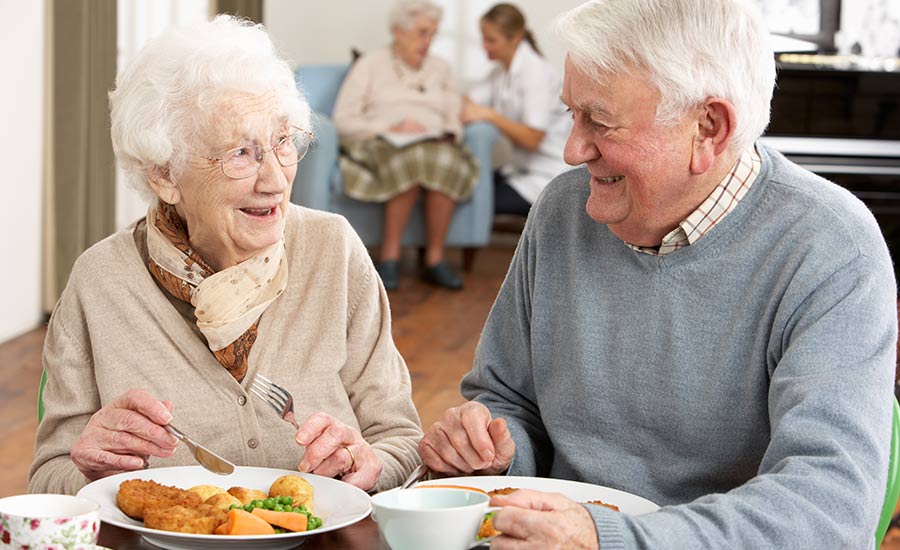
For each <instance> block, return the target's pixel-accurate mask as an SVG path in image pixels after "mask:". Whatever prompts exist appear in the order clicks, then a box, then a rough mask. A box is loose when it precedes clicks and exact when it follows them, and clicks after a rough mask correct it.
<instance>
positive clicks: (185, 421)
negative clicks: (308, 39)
mask: <svg viewBox="0 0 900 550" xmlns="http://www.w3.org/2000/svg"><path fill="white" fill-rule="evenodd" d="M110 103H111V107H112V137H113V144H114V148H115V152H116V158H117V159H118V162H119V163H120V165H121V166H122V167H123V168H124V169H125V170H126V172H128V173H129V175H130V177H131V180H132V182H133V183H136V184H137V185H138V186H139V187H140V188H142V189H144V190H145V191H146V192H147V193H148V194H149V195H150V196H151V197H152V198H153V203H152V204H151V205H150V207H149V210H148V212H147V217H146V218H144V219H141V220H139V221H137V222H136V223H135V224H133V225H132V226H130V227H128V228H127V229H125V230H123V231H120V232H119V233H116V234H115V235H112V236H111V237H109V238H107V239H106V240H104V241H102V242H100V243H98V244H97V245H95V246H94V247H92V248H91V249H90V250H88V251H87V252H85V253H84V254H83V255H82V256H81V257H80V258H79V259H78V261H77V262H76V264H75V267H74V268H73V271H72V274H71V276H70V279H69V283H68V285H67V287H66V289H65V290H64V292H63V294H62V297H61V298H60V301H59V303H58V305H57V307H56V309H55V311H54V312H53V316H52V318H51V320H50V326H49V329H48V332H47V338H46V344H45V348H44V368H45V369H46V373H47V385H46V388H45V392H44V395H43V397H44V403H45V407H46V414H45V416H44V418H43V421H42V422H41V424H40V427H39V429H38V432H37V441H36V451H35V458H34V463H33V464H32V466H31V470H30V473H29V478H30V485H29V490H30V491H33V492H56V493H74V492H76V491H77V490H78V489H79V488H80V487H81V486H83V485H84V484H85V483H87V482H89V481H92V480H96V479H99V478H102V477H105V476H108V475H111V474H114V473H117V472H123V471H130V470H136V469H140V468H144V467H148V466H149V467H151V468H152V467H159V466H176V465H185V464H193V459H192V457H191V455H190V454H189V453H188V451H187V449H186V448H185V447H184V446H178V445H177V444H176V441H175V439H174V438H173V437H172V436H171V435H169V434H168V433H167V431H166V430H165V429H164V426H166V425H167V424H168V423H169V422H172V423H174V424H175V425H176V426H178V427H179V428H180V429H182V430H184V431H185V432H187V433H189V434H191V435H193V436H194V437H195V438H196V439H198V440H199V441H201V442H202V443H205V444H207V445H208V446H209V447H211V448H212V449H213V450H215V451H217V452H218V453H220V454H222V455H223V456H224V457H225V458H227V459H229V460H231V461H232V462H234V463H236V464H239V465H254V466H267V467H274V468H283V469H294V468H299V470H300V471H303V472H312V473H315V474H321V475H324V476H330V477H333V476H339V477H340V478H341V479H343V480H344V481H346V482H348V483H351V484H353V485H356V486H358V487H360V488H362V489H365V490H372V489H376V490H378V489H384V488H388V487H392V486H395V485H397V484H399V482H400V481H401V480H402V479H403V478H404V477H405V476H406V475H407V474H408V473H409V472H410V471H411V470H412V469H413V468H414V467H415V466H416V464H417V458H416V452H415V449H416V443H417V441H418V439H419V437H420V436H421V428H420V425H419V420H418V416H417V414H416V411H415V408H414V406H413V403H412V400H411V396H410V380H409V373H408V371H407V370H406V366H405V364H404V362H403V359H402V358H401V356H400V354H399V353H398V352H397V349H396V348H395V347H394V343H393V340H392V339H391V319H390V315H389V309H388V301H387V295H386V294H385V292H384V289H383V288H382V286H381V285H380V283H379V279H378V275H377V273H376V272H375V269H374V266H373V265H372V262H371V260H370V259H369V257H368V254H367V252H366V249H365V247H364V246H363V244H362V243H361V242H360V240H359V239H358V237H357V236H356V234H355V233H354V232H353V230H352V228H351V227H350V226H349V224H347V222H346V221H345V220H344V219H343V218H341V217H338V216H335V215H333V214H328V213H323V212H317V211H312V210H307V209H304V208H300V207H298V206H295V205H293V204H290V203H289V201H288V199H289V197H290V196H291V184H292V182H293V179H294V174H295V172H296V169H297V168H296V165H297V163H298V162H300V160H301V159H302V157H303V154H304V153H305V152H306V149H307V147H308V144H309V139H310V137H311V134H310V131H309V121H310V115H309V112H310V111H309V107H308V105H307V103H306V101H305V100H304V98H303V97H302V96H301V94H300V93H299V92H298V91H297V89H296V86H295V84H294V79H293V74H292V72H291V69H290V67H289V66H288V65H287V64H286V63H285V62H284V61H283V60H281V59H279V58H278V57H277V56H276V55H275V53H274V48H273V46H272V43H271V41H270V40H269V38H268V36H267V34H266V33H265V31H264V30H263V29H262V28H261V27H260V26H255V25H252V24H250V23H248V22H242V21H237V20H234V19H232V18H230V17H228V16H220V17H217V18H216V19H215V20H214V21H212V22H209V23H203V24H200V25H197V26H194V27H191V28H182V29H172V30H170V31H169V32H167V33H165V34H163V35H162V36H160V37H159V38H157V39H155V40H154V41H152V42H151V43H149V44H148V45H147V46H146V47H145V48H144V49H143V50H142V51H141V53H140V54H139V55H138V56H137V57H136V59H134V60H133V62H132V63H131V64H130V66H128V67H127V68H126V69H125V71H124V72H123V73H122V74H121V75H120V77H119V79H118V82H117V87H116V90H115V91H113V92H112V93H111V94H110ZM257 374H260V375H264V376H265V377H266V378H269V379H271V380H273V381H275V382H276V383H278V384H279V385H281V386H283V387H285V388H287V389H288V390H289V391H290V392H291V393H292V394H293V398H294V407H295V413H296V419H297V421H298V422H299V423H300V427H299V429H295V428H294V427H293V426H292V425H291V424H289V423H288V422H286V421H285V420H283V419H282V418H281V417H280V416H279V415H278V414H276V413H275V411H273V410H272V409H271V408H270V407H269V406H268V405H267V404H266V403H265V402H263V401H262V400H260V399H259V398H257V397H253V396H252V393H251V392H250V391H249V388H250V386H251V384H252V382H253V380H254V377H255V376H256V375H257ZM298 445H299V447H298Z"/></svg>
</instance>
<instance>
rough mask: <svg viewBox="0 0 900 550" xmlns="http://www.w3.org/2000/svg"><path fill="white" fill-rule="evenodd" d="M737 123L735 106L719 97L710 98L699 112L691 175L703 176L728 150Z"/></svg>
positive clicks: (692, 153) (693, 144) (693, 145)
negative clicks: (717, 158)
mask: <svg viewBox="0 0 900 550" xmlns="http://www.w3.org/2000/svg"><path fill="white" fill-rule="evenodd" d="M736 123H737V112H736V111H735V110H734V105H732V104H731V102H730V101H728V100H726V99H722V98H719V97H711V98H708V99H707V100H706V101H705V102H704V103H703V105H702V106H701V107H700V109H699V110H698V116H697V126H696V133H695V135H694V140H693V143H692V144H691V146H692V151H691V173H692V174H703V173H705V172H706V171H707V170H709V167H710V166H712V165H713V163H714V161H715V160H716V157H718V156H719V155H721V154H722V153H723V152H725V151H726V150H727V149H728V144H729V143H730V142H731V137H732V136H733V135H734V128H735V124H736Z"/></svg>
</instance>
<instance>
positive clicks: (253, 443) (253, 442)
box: [247, 438, 259, 449]
mask: <svg viewBox="0 0 900 550" xmlns="http://www.w3.org/2000/svg"><path fill="white" fill-rule="evenodd" d="M247 446H248V447H250V448H251V449H255V448H257V447H259V441H257V440H256V439H255V438H250V439H249V440H248V441H247Z"/></svg>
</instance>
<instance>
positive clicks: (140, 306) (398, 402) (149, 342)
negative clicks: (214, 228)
mask: <svg viewBox="0 0 900 550" xmlns="http://www.w3.org/2000/svg"><path fill="white" fill-rule="evenodd" d="M285 244H286V258H287V260H288V262H289V263H288V267H289V269H290V279H289V283H288V287H287V289H286V290H285V292H284V294H283V295H282V296H281V297H279V298H278V299H277V300H276V301H275V302H274V303H272V305H271V306H269V308H268V309H267V310H266V311H265V313H264V314H263V315H262V317H261V318H260V321H259V336H258V339H257V340H256V343H255V345H254V346H253V349H252V351H251V353H250V358H249V365H250V366H249V371H248V372H247V376H246V377H245V378H244V381H243V382H242V383H240V384H239V383H238V382H237V381H236V380H235V379H234V378H233V377H232V376H231V375H230V374H229V373H228V372H227V371H226V370H225V369H224V368H223V367H222V366H221V365H220V364H219V363H218V362H217V361H216V359H215V357H213V355H212V353H211V352H210V351H209V348H207V346H206V344H205V342H204V340H203V339H202V337H201V336H200V333H199V331H198V330H197V328H196V325H195V324H194V319H193V312H192V307H191V306H190V304H186V303H184V302H181V301H178V300H176V299H175V298H171V297H170V296H169V295H168V293H164V292H163V291H162V290H161V289H160V287H159V286H157V284H156V282H155V281H154V279H153V278H152V276H151V275H150V272H149V271H148V269H147V251H146V225H145V222H144V220H140V221H139V222H137V223H136V224H135V225H133V226H131V227H129V228H128V229H125V230H123V231H120V232H118V233H116V234H115V235H112V236H111V237H109V238H107V239H105V240H103V241H102V242H100V243H98V244H96V245H95V246H93V247H91V248H90V249H89V250H88V251H86V252H85V253H84V254H82V255H81V257H80V258H79V259H78V261H77V262H76V263H75V266H74V268H73V270H72V274H71V276H70V277H69V283H68V285H67V286H66V289H65V290H64V291H63V294H62V297H61V298H60V300H59V303H58V304H57V306H56V308H55V310H54V312H53V316H52V317H51V319H50V326H49V330H48V332H47V338H46V342H45V345H44V369H45V370H46V372H47V385H46V387H45V389H44V404H45V406H46V413H45V416H44V419H43V421H42V422H41V424H40V426H39V428H38V431H37V437H36V441H35V456H34V462H33V463H32V465H31V470H30V471H29V487H28V489H29V491H30V492H52V493H70V494H74V493H75V492H77V491H78V490H79V489H80V488H81V487H82V486H83V485H85V483H86V482H87V479H86V478H85V477H84V476H83V475H82V474H81V473H80V472H79V471H78V470H77V469H76V468H75V465H74V464H73V463H72V460H71V458H70V456H69V450H70V449H71V448H72V444H73V443H74V442H75V440H76V439H77V438H78V436H79V434H80V433H81V431H82V430H83V429H84V427H85V425H86V424H87V422H88V420H89V419H90V417H91V415H92V414H93V413H94V412H96V411H97V410H98V409H100V408H101V407H102V406H103V405H106V404H107V403H109V402H110V401H112V400H114V399H115V398H117V397H118V396H119V395H121V394H122V393H124V392H125V391H126V390H128V389H130V388H141V389H144V390H147V391H149V392H150V393H151V394H152V395H154V396H155V397H157V398H159V399H165V400H169V401H172V403H173V404H174V410H173V415H174V421H173V423H174V424H175V425H176V426H178V427H179V428H181V429H182V430H184V431H185V432H186V433H188V434H189V435H191V436H192V437H194V438H195V439H197V440H198V441H200V442H201V443H203V444H205V445H207V446H208V447H209V448H211V449H212V450H214V451H216V452H218V453H220V454H221V455H223V456H224V457H226V458H227V459H229V460H231V461H232V462H234V463H235V464H238V465H250V466H268V467H273V468H284V469H289V470H294V469H296V468H297V464H298V462H299V460H300V456H301V453H302V449H301V448H300V447H298V446H297V444H296V443H295V442H294V431H295V430H294V428H293V426H291V425H290V424H288V423H287V422H285V421H284V420H282V419H281V418H280V417H279V416H278V415H277V414H276V413H275V411H274V410H272V409H271V408H270V407H269V406H268V405H266V404H264V403H263V402H262V401H261V400H260V399H259V398H257V397H255V396H253V395H252V394H251V393H249V392H248V391H247V388H248V386H249V384H250V381H251V380H252V379H253V376H254V374H255V373H257V372H261V373H263V374H264V375H265V376H267V377H268V378H269V379H271V380H273V381H275V382H276V383H278V384H280V385H283V386H285V387H286V388H287V389H288V390H289V391H290V392H291V393H292V394H293V396H294V406H295V411H296V416H297V419H298V421H300V422H302V421H303V420H304V419H305V418H306V417H307V416H309V415H310V414H312V413H315V412H318V411H324V412H326V413H328V414H331V415H333V416H335V417H336V418H338V419H340V420H341V421H343V422H346V423H347V424H349V425H351V426H354V427H358V428H359V430H360V431H361V433H362V435H363V437H364V438H365V439H366V441H368V442H369V444H370V445H372V447H373V448H374V450H375V453H376V455H377V456H378V457H379V459H380V460H381V462H382V464H383V466H384V471H383V473H382V475H381V478H380V479H379V481H378V485H377V489H378V490H382V489H386V488H390V487H393V486H396V485H398V484H399V483H400V481H402V480H403V478H404V477H405V475H406V474H407V473H409V472H410V471H412V469H413V468H414V467H415V466H416V465H417V464H418V463H419V458H418V454H417V451H416V445H417V443H418V440H419V439H420V437H421V435H422V430H421V427H420V424H419V418H418V414H417V413H416V410H415V407H414V405H413V402H412V397H411V391H410V378H409V372H408V371H407V369H406V364H405V363H404V361H403V358H402V357H401V356H400V354H399V352H398V351H397V349H396V347H394V341H393V339H392V337H391V316H390V309H389V305H388V300H387V295H386V293H385V291H384V288H383V287H382V286H381V284H380V279H379V277H378V274H377V273H376V271H375V269H374V267H373V265H372V262H371V260H370V259H369V256H368V253H367V251H366V249H365V248H364V246H363V244H362V242H361V241H360V239H359V237H357V235H356V233H354V231H353V229H352V228H351V227H350V225H349V224H348V223H347V221H346V220H345V219H344V218H342V217H340V216H337V215H334V214H329V213H325V212H318V211H315V210H309V209H306V208H302V207H299V206H295V205H292V206H291V207H290V208H289V210H288V212H287V222H286V226H285ZM188 464H194V461H193V459H192V457H191V456H190V454H189V453H188V452H187V449H186V448H185V446H184V445H179V447H178V450H177V451H176V453H175V454H174V455H173V456H172V457H171V458H167V459H161V458H156V457H151V459H150V467H151V468H152V467H164V466H180V465H188Z"/></svg>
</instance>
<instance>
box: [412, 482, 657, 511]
mask: <svg viewBox="0 0 900 550" xmlns="http://www.w3.org/2000/svg"><path fill="white" fill-rule="evenodd" d="M418 485H463V486H466V487H475V488H476V489H481V490H484V491H493V490H494V489H502V488H504V487H513V488H516V489H534V490H536V491H544V492H547V493H561V494H563V495H564V496H566V497H569V498H570V499H572V500H574V501H575V502H587V501H589V500H602V501H603V502H605V503H606V504H614V505H616V506H618V507H619V511H620V512H623V513H625V514H628V515H631V516H639V515H641V514H648V513H650V512H655V511H657V510H659V506H657V505H656V504H654V503H652V502H650V501H649V500H647V499H646V498H644V497H639V496H637V495H634V494H631V493H627V492H625V491H620V490H618V489H613V488H611V487H603V486H602V485H592V484H590V483H583V482H580V481H569V480H567V479H549V478H545V477H525V476H470V477H443V478H440V479H430V480H428V481H422V482H420V483H419V484H418Z"/></svg>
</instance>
